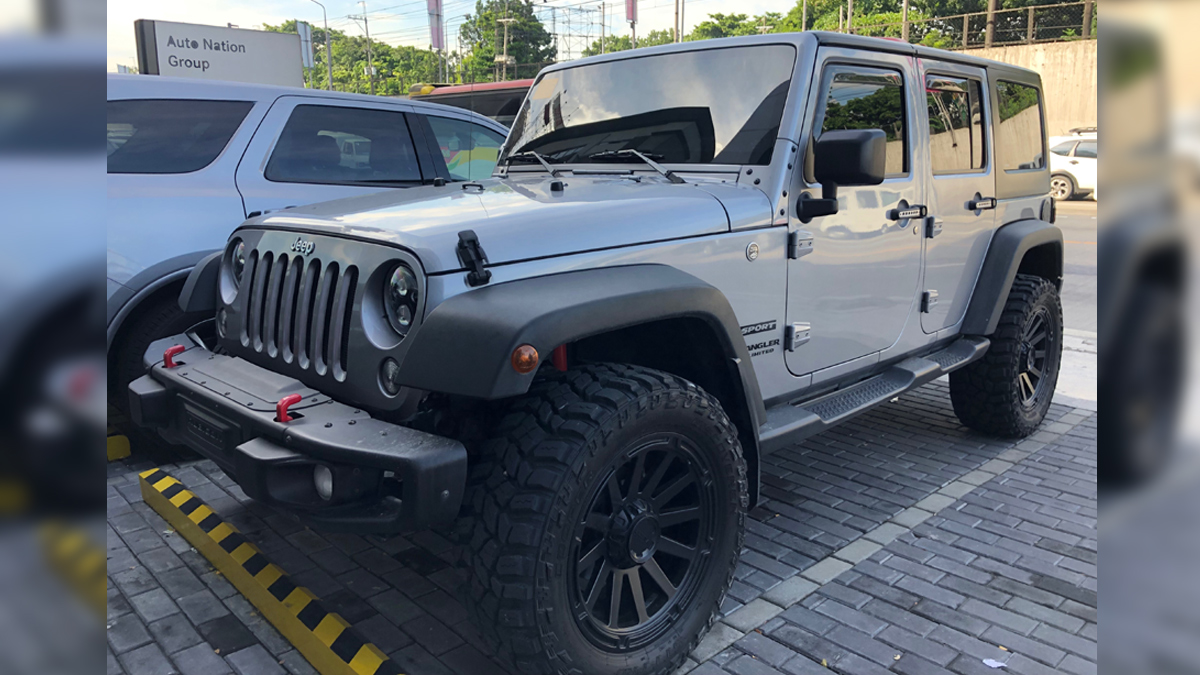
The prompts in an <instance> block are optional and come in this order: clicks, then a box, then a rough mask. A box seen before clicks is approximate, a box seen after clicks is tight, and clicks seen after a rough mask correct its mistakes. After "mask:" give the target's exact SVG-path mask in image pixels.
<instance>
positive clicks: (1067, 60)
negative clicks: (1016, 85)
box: [966, 40, 1097, 136]
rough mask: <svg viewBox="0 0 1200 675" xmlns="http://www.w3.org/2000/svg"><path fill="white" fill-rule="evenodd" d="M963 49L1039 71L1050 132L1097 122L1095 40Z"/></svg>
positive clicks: (1064, 131) (1051, 133) (1057, 133)
mask: <svg viewBox="0 0 1200 675" xmlns="http://www.w3.org/2000/svg"><path fill="white" fill-rule="evenodd" d="M966 53H967V54H971V55H972V56H981V57H983V58H985V59H994V60H996V61H1002V62H1004V63H1010V64H1012V65H1014V66H1020V67H1022V68H1029V69H1030V70H1036V71H1037V72H1038V73H1040V74H1041V76H1042V87H1043V89H1044V95H1045V98H1046V126H1047V130H1048V131H1049V133H1050V135H1051V136H1057V135H1061V134H1065V133H1067V131H1068V130H1069V129H1073V128H1075V127H1094V126H1097V115H1096V40H1075V41H1072V42H1049V43H1045V44H1033V45H1015V46H1011V47H988V48H983V49H971V50H968V51H967V52H966Z"/></svg>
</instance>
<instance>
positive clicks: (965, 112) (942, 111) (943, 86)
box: [925, 75, 985, 173]
mask: <svg viewBox="0 0 1200 675" xmlns="http://www.w3.org/2000/svg"><path fill="white" fill-rule="evenodd" d="M925 102H926V105H927V107H928V109H929V151H930V158H931V159H932V163H933V172H934V173H962V172H964V171H974V170H978V169H982V168H983V166H984V157H983V152H984V147H985V146H984V142H983V139H984V135H983V94H982V87H981V85H980V83H979V81H978V80H966V79H959V78H950V77H941V76H937V75H930V76H928V77H927V78H926V79H925Z"/></svg>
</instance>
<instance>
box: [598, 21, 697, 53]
mask: <svg viewBox="0 0 1200 675" xmlns="http://www.w3.org/2000/svg"><path fill="white" fill-rule="evenodd" d="M672 42H675V29H674V28H668V29H666V30H652V31H650V32H649V33H647V34H646V35H638V41H637V44H638V47H657V46H658V45H669V44H671V43H672ZM627 49H633V42H632V40H630V38H629V36H628V35H605V36H604V49H603V50H601V49H600V41H599V40H592V44H591V46H589V47H588V48H587V49H584V50H583V55H584V56H595V55H596V54H605V53H609V52H623V51H625V50H627Z"/></svg>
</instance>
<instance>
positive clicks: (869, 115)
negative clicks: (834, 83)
mask: <svg viewBox="0 0 1200 675" xmlns="http://www.w3.org/2000/svg"><path fill="white" fill-rule="evenodd" d="M902 93H903V90H902V89H901V88H900V87H880V88H879V89H877V90H875V91H874V92H872V93H870V94H867V95H866V96H860V97H858V98H855V99H852V100H850V101H847V102H846V103H845V104H842V103H838V102H837V101H835V100H834V99H833V98H832V97H831V98H830V99H829V101H828V102H827V103H826V106H825V118H824V121H823V122H822V123H821V130H822V131H830V130H833V129H879V128H882V129H883V130H884V132H885V133H887V139H888V140H889V141H894V140H898V139H899V138H900V133H901V130H902V129H903V122H904V102H903V101H902V100H901V94H902ZM888 120H891V122H889V121H888Z"/></svg>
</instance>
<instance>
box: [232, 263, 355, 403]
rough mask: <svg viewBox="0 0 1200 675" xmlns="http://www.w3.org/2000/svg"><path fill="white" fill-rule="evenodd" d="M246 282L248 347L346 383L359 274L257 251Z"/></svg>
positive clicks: (332, 265) (244, 329)
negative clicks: (329, 374) (355, 293)
mask: <svg viewBox="0 0 1200 675" xmlns="http://www.w3.org/2000/svg"><path fill="white" fill-rule="evenodd" d="M244 277H245V279H244V281H243V283H244V284H245V286H244V287H245V289H247V290H248V291H249V292H247V293H243V294H242V299H241V300H242V302H243V303H244V304H243V307H242V310H243V314H242V315H243V316H245V317H246V320H245V321H243V323H242V328H241V336H240V338H241V343H242V346H243V347H249V348H251V349H253V350H254V351H255V352H257V353H259V354H266V356H267V357H269V358H271V359H280V358H281V359H282V360H283V361H284V363H289V364H290V363H293V362H295V363H296V365H298V366H299V367H300V368H301V369H303V370H309V369H311V370H312V372H314V373H316V374H317V375H320V376H324V375H325V374H326V373H332V374H333V377H334V378H335V379H336V380H338V381H342V380H345V379H346V367H347V363H346V359H347V354H348V351H349V349H348V344H349V334H350V321H351V317H352V313H353V308H354V292H355V289H356V288H357V285H358V268H357V267H355V266H354V265H346V266H344V267H343V266H342V265H339V264H338V263H337V262H328V263H325V262H323V261H321V260H320V259H317V258H305V257H304V256H302V255H295V256H288V255H287V254H285V253H280V254H278V255H276V254H274V253H272V252H270V251H268V252H265V253H263V254H262V255H261V256H260V255H259V251H257V250H255V251H252V252H251V253H250V256H249V259H248V260H247V261H246V271H245V273H244Z"/></svg>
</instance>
